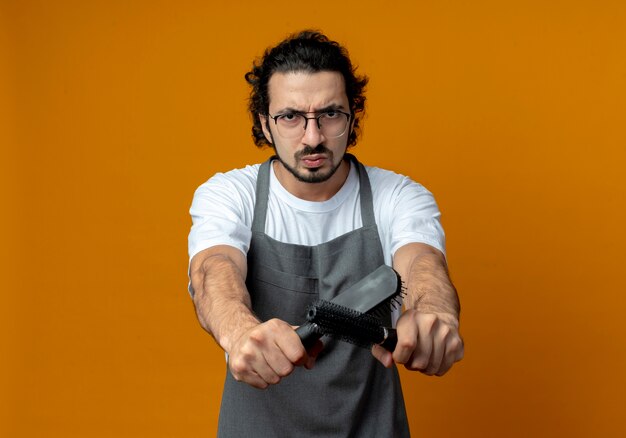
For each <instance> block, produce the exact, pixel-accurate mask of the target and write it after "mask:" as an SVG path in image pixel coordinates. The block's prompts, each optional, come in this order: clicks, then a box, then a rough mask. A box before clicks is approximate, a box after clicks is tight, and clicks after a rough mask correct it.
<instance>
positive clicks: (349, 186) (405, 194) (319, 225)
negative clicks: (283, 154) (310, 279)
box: [189, 163, 445, 266]
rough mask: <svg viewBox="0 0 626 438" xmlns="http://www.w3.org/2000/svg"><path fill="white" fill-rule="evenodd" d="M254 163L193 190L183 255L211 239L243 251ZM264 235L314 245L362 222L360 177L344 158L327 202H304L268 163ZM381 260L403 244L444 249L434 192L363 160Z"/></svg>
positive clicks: (212, 242)
mask: <svg viewBox="0 0 626 438" xmlns="http://www.w3.org/2000/svg"><path fill="white" fill-rule="evenodd" d="M259 167H260V164H255V165H251V166H246V167H245V168H242V169H235V170H231V171H230V172H226V173H218V174H216V175H214V176H213V177H212V178H210V179H209V180H208V181H207V182H205V183H204V184H202V185H201V186H200V187H198V189H197V190H196V192H195V194H194V197H193V202H192V205H191V209H190V213H191V217H192V221H193V225H192V227H191V231H190V233H189V260H191V258H193V256H194V255H196V254H197V253H198V252H200V251H202V250H204V249H206V248H210V247H212V246H215V245H230V246H233V247H235V248H238V249H239V250H240V251H242V252H243V253H244V254H246V253H247V251H248V248H249V246H250V238H251V234H252V233H251V227H252V218H253V215H254V203H255V197H256V196H255V194H256V193H255V191H256V180H257V175H258V172H259ZM270 169H272V170H271V174H270V191H269V199H268V211H267V219H266V223H265V233H266V234H267V235H269V236H270V237H272V238H273V239H276V240H278V241H280V242H284V243H291V244H300V245H308V246H313V245H318V244H320V243H325V242H328V241H329V240H332V239H334V238H335V237H338V236H340V235H342V234H345V233H348V232H350V231H352V230H354V229H356V228H359V227H361V226H362V222H361V206H360V196H359V178H358V173H357V171H356V168H355V166H354V165H353V164H352V163H351V168H350V173H349V175H348V178H347V180H346V182H345V184H344V185H343V186H342V188H341V189H340V190H339V191H338V192H337V193H336V194H335V195H334V196H333V197H332V198H331V199H329V200H327V201H322V202H314V201H305V200H303V199H300V198H297V197H295V196H293V195H292V194H291V193H289V192H288V191H287V190H286V189H285V188H284V187H283V186H282V185H281V184H280V182H279V181H278V179H277V178H276V175H275V174H274V171H273V166H270ZM365 169H366V171H367V174H368V176H369V180H370V185H371V186H372V196H373V203H374V215H375V219H376V224H377V226H378V232H379V235H380V241H381V243H382V247H383V253H384V256H385V263H386V264H388V265H389V266H391V264H392V259H393V255H394V254H395V252H396V251H397V250H398V249H399V248H400V247H402V246H404V245H406V244H408V243H414V242H420V243H426V244H428V245H430V246H433V247H434V248H437V249H438V250H440V251H441V252H443V253H444V254H445V235H444V232H443V228H442V227H441V222H440V216H441V214H440V212H439V209H438V207H437V204H436V202H435V199H434V197H433V195H432V194H431V193H430V192H429V191H428V190H426V189H425V188H424V187H423V186H422V185H420V184H418V183H416V182H414V181H412V180H411V179H410V178H408V177H406V176H403V175H399V174H396V173H394V172H391V171H388V170H384V169H380V168H377V167H370V166H365Z"/></svg>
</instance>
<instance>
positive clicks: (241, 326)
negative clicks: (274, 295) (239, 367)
mask: <svg viewBox="0 0 626 438" xmlns="http://www.w3.org/2000/svg"><path fill="white" fill-rule="evenodd" d="M244 279H245V273H243V272H242V271H241V269H240V267H239V266H238V265H237V263H235V262H234V261H233V260H232V259H231V258H230V257H228V256H226V255H224V254H220V253H217V254H210V255H207V256H206V257H203V259H202V261H201V262H200V263H198V265H197V267H196V269H195V270H194V271H193V272H192V286H193V289H194V297H193V302H194V305H195V307H196V314H197V316H198V320H199V322H200V325H201V326H202V327H203V328H204V329H205V330H206V331H207V332H208V333H210V334H211V335H212V336H213V337H214V338H215V340H216V342H217V343H218V344H219V345H220V346H221V347H222V348H223V349H224V350H225V351H227V352H229V351H230V350H231V346H232V344H233V342H234V341H235V340H237V339H238V338H239V337H240V336H241V334H243V333H244V332H245V331H247V330H248V329H250V328H252V327H254V326H255V325H258V324H259V320H258V319H257V318H256V317H255V316H254V314H253V312H252V310H251V303H250V295H249V293H248V291H247V289H246V285H245V280H244Z"/></svg>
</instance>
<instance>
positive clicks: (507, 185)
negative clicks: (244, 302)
mask: <svg viewBox="0 0 626 438" xmlns="http://www.w3.org/2000/svg"><path fill="white" fill-rule="evenodd" d="M305 27H316V28H320V29H322V30H323V31H325V32H326V33H328V34H329V35H330V36H331V37H332V38H335V39H337V40H339V41H340V42H342V43H344V44H345V45H346V46H347V47H348V49H349V50H350V54H351V56H352V58H353V60H354V61H355V62H356V63H357V64H358V65H359V66H360V71H362V72H364V73H366V74H368V75H369V76H370V78H371V83H370V87H369V91H368V98H369V100H368V105H369V109H368V116H367V119H366V120H365V123H364V136H363V138H362V140H361V142H360V143H359V144H358V145H357V146H356V148H355V149H353V152H354V153H355V154H357V155H358V156H359V157H360V158H361V160H362V161H364V162H365V163H366V164H370V165H378V166H381V167H386V168H390V169H394V170H396V171H398V172H401V173H404V174H407V175H410V176H412V177H413V178H414V179H416V180H418V181H420V182H421V183H423V184H424V185H426V186H427V187H428V188H429V189H430V190H431V191H433V192H434V193H435V195H436V197H437V199H438V202H439V204H440V207H441V209H442V211H443V221H444V226H445V228H446V231H447V236H448V253H449V261H450V265H451V270H452V276H453V279H454V281H455V283H456V285H457V287H458V289H459V292H460V295H461V299H462V305H463V313H462V331H463V334H464V336H465V339H466V343H467V351H466V358H465V360H464V361H463V362H462V363H460V364H459V365H457V366H456V367H455V368H454V369H453V370H452V371H451V372H450V373H449V374H448V375H447V376H445V377H444V378H428V377H425V376H423V375H420V374H409V373H403V374H402V378H403V385H404V390H405V394H406V397H407V404H408V410H409V413H410V420H411V427H412V430H413V432H414V434H415V435H416V436H424V437H430V436H438V437H453V436H465V437H529V436H537V437H553V436H569V437H574V436H576V437H591V436H606V437H618V436H626V424H625V421H624V409H625V407H626V395H625V392H626V377H625V376H626V373H625V370H626V348H625V345H624V341H625V338H626V337H625V334H626V329H625V328H624V323H623V320H624V307H625V305H626V298H625V292H626V288H625V287H624V280H623V275H622V272H623V270H624V267H625V263H624V262H625V256H624V250H625V249H626V234H625V232H624V226H625V225H624V224H626V206H625V201H626V196H625V195H626V182H625V178H624V170H623V169H624V166H625V162H626V160H625V158H626V152H625V148H626V133H625V132H626V131H625V128H626V115H625V114H626V111H625V102H626V3H625V2H623V1H621V0H615V1H592V0H584V1H571V0H570V1H565V0H563V1H540V0H537V1H512V2H507V1H484V0H477V1H472V2H469V1H435V0H433V1H397V2H387V3H384V2H383V1H371V2H362V1H359V2H352V1H334V2H321V3H320V2H261V1H256V2H243V1H236V0H232V1H219V2H218V1H177V2H173V1H172V2H166V1H123V0H118V1H80V0H76V1H19V0H15V1H7V0H3V1H1V2H0V75H1V76H0V79H1V80H0V102H1V103H0V111H1V112H0V141H1V151H0V153H1V158H0V195H1V196H0V202H1V204H0V205H2V214H1V215H0V229H1V230H2V244H1V245H0V257H1V259H0V262H1V263H0V267H1V269H2V273H1V275H2V285H1V286H0V287H1V288H2V294H1V300H2V301H1V302H0V345H2V350H3V351H2V353H1V356H2V359H0V385H1V386H0V435H2V436H7V437H39V436H41V437H43V436H45V437H53V436H59V437H139V436H146V437H192V436H193V437H195V436H214V434H215V427H216V420H217V411H218V408H219V401H220V391H221V384H222V379H223V374H224V367H225V365H224V360H223V355H222V353H221V351H220V350H219V349H218V348H217V347H216V346H215V345H214V343H213V341H212V339H211V338H210V337H209V336H208V335H207V334H205V333H204V332H203V331H202V330H201V329H200V327H199V325H198V323H197V322H196V320H195V315H194V312H193V307H192V304H191V301H190V299H189V297H188V295H187V291H186V283H187V274H186V269H187V255H186V249H187V247H186V245H187V243H186V237H187V232H188V229H189V226H190V218H189V216H188V208H189V206H190V202H191V197H192V194H193V191H194V190H195V188H196V187H197V186H198V185H199V184H200V183H202V182H203V181H204V180H206V179H207V178H208V177H209V176H211V175H212V174H213V173H215V172H217V171H224V170H229V169H232V168H235V167H241V166H243V165H245V164H248V163H254V162H259V161H261V160H263V159H264V158H265V157H267V156H268V155H269V153H270V151H268V150H265V151H257V150H256V148H255V147H254V146H253V144H252V142H251V140H250V135H249V120H248V116H247V114H246V108H245V105H246V97H247V93H248V89H247V87H246V84H245V82H244V80H243V75H244V73H245V72H246V71H247V69H248V68H249V66H250V64H251V61H252V59H253V58H254V57H255V56H258V55H260V54H261V53H262V51H263V50H264V49H265V47H267V46H268V45H270V44H273V43H275V42H277V41H278V40H280V39H281V38H282V37H284V36H285V35H286V34H288V33H290V32H292V31H295V30H299V29H301V28H305Z"/></svg>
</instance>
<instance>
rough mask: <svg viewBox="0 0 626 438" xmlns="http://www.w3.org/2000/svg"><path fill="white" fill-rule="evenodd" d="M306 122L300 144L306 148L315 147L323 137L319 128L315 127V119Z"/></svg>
mask: <svg viewBox="0 0 626 438" xmlns="http://www.w3.org/2000/svg"><path fill="white" fill-rule="evenodd" d="M307 122H308V123H307V124H306V127H305V129H304V136H303V137H302V142H303V143H304V144H306V145H308V146H312V147H316V146H317V145H319V144H321V143H322V142H323V141H324V140H325V138H324V135H323V134H322V131H321V130H320V128H319V126H317V120H316V119H309V120H308V121H307Z"/></svg>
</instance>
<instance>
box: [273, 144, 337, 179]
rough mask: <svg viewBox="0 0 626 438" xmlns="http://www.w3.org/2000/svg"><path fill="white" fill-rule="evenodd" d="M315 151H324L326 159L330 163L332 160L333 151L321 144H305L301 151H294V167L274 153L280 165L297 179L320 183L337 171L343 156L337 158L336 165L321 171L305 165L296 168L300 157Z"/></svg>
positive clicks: (318, 152)
mask: <svg viewBox="0 0 626 438" xmlns="http://www.w3.org/2000/svg"><path fill="white" fill-rule="evenodd" d="M274 152H275V153H276V150H275V149H274ZM316 153H317V154H320V153H325V154H326V156H327V159H328V161H329V162H330V163H333V162H334V154H333V152H332V151H331V150H329V149H327V148H326V147H325V146H323V145H320V146H317V147H316V148H312V147H310V146H307V147H306V148H304V149H302V150H301V151H298V152H296V153H295V154H294V162H295V165H296V167H293V166H291V165H289V164H288V163H286V162H285V161H284V160H283V159H282V158H281V157H280V155H278V153H276V157H277V158H278V161H280V163H281V164H282V166H283V167H284V168H285V169H287V171H288V172H289V173H291V174H292V175H293V176H294V177H295V178H296V179H297V180H298V181H300V182H304V183H310V184H316V183H322V182H325V181H328V180H329V179H330V178H331V177H332V176H333V175H334V174H335V172H337V170H338V169H339V167H340V166H341V163H342V162H343V158H342V159H341V160H339V162H338V163H337V164H336V165H334V166H333V167H332V168H330V169H328V170H327V171H323V170H321V169H320V168H313V169H309V168H306V167H305V168H302V169H298V168H297V166H298V163H300V161H301V160H302V157H305V156H307V155H311V154H316Z"/></svg>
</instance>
